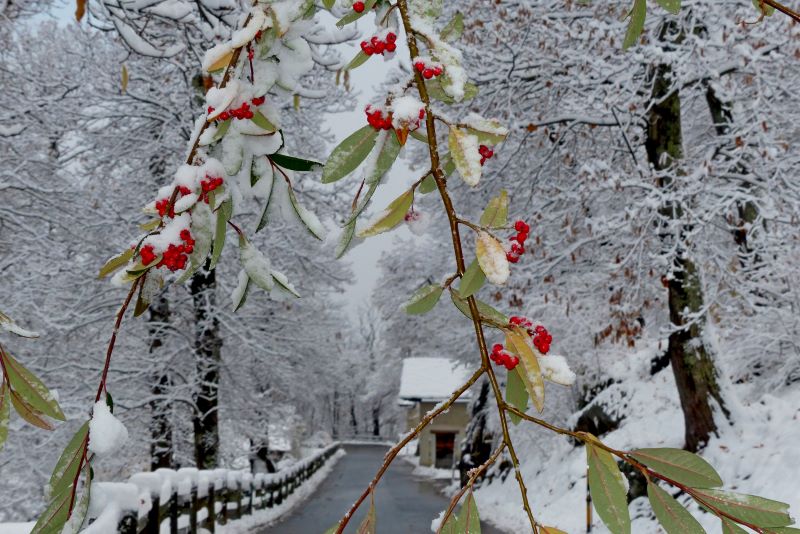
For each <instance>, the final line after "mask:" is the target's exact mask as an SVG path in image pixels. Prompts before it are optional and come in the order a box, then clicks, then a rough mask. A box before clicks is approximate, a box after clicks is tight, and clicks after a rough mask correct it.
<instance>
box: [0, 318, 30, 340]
mask: <svg viewBox="0 0 800 534" xmlns="http://www.w3.org/2000/svg"><path fill="white" fill-rule="evenodd" d="M0 328H2V329H3V330H5V331H6V332H11V333H12V334H16V335H18V336H20V337H27V338H36V337H39V333H38V332H34V331H32V330H27V329H25V328H22V327H21V326H19V325H18V324H17V323H16V322H15V321H14V320H13V319H12V318H11V317H9V316H8V315H6V314H5V313H3V312H0Z"/></svg>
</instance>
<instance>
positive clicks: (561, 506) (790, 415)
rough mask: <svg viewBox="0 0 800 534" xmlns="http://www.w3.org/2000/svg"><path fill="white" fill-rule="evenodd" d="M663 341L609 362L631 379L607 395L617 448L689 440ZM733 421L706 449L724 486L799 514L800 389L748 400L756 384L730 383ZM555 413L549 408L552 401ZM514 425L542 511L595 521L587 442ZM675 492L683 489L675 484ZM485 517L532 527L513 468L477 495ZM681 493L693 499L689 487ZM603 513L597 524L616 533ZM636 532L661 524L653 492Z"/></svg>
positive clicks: (705, 521)
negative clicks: (662, 362) (617, 422)
mask: <svg viewBox="0 0 800 534" xmlns="http://www.w3.org/2000/svg"><path fill="white" fill-rule="evenodd" d="M654 350H655V347H650V348H648V349H645V350H641V351H638V352H636V353H633V354H631V355H630V356H629V357H628V358H626V359H624V360H621V361H619V362H618V364H617V365H616V366H615V367H614V368H612V369H611V370H610V371H609V375H610V376H611V377H614V378H617V379H623V382H621V383H618V384H615V385H612V386H611V387H609V388H608V389H606V390H605V391H603V392H602V393H601V394H600V395H601V397H606V398H607V400H608V401H609V402H608V403H607V404H609V405H611V406H614V407H616V409H617V410H618V411H619V413H620V414H622V413H624V414H625V419H624V421H623V422H622V424H621V426H620V428H619V429H617V430H616V431H614V432H611V433H609V434H606V435H604V436H601V439H602V440H603V441H604V442H606V443H607V444H608V445H610V446H612V447H615V448H618V449H634V448H638V447H677V448H680V447H682V445H683V416H682V413H681V410H680V406H679V401H678V396H677V389H676V388H675V382H674V378H673V374H672V370H671V368H670V367H667V368H666V369H664V370H662V371H661V372H659V373H658V374H656V375H655V376H650V373H649V367H650V360H651V357H652V356H653V354H654ZM723 388H724V393H725V396H726V402H727V408H728V409H729V410H730V411H731V420H732V423H728V422H725V421H724V418H723V417H722V416H721V415H720V416H719V417H718V422H719V425H720V428H721V429H720V433H719V437H716V438H714V439H713V440H712V441H711V442H710V443H709V444H708V446H707V447H706V448H705V450H704V451H703V452H702V453H701V454H702V456H703V457H704V458H705V459H706V460H708V461H709V462H710V463H711V465H713V466H714V467H715V468H716V469H717V471H718V472H719V474H720V476H721V477H722V480H723V481H724V482H725V485H724V488H725V489H730V490H733V491H737V492H741V493H750V494H757V495H760V496H763V497H767V498H770V499H775V500H778V501H782V502H785V503H788V504H789V505H790V507H791V508H790V512H791V513H792V514H793V516H794V517H798V514H800V482H798V475H800V445H798V444H799V443H800V388H797V387H795V388H791V389H786V390H784V391H782V392H780V393H776V394H774V395H771V394H767V395H764V396H763V397H762V398H761V399H760V400H758V401H756V402H752V403H749V404H747V405H742V404H740V403H739V401H737V398H742V397H745V396H746V393H747V390H746V389H745V388H747V386H746V385H745V386H733V385H731V384H730V383H727V384H725V383H724V382H723ZM545 418H547V409H545ZM524 425H525V423H522V424H521V426H520V427H516V428H513V429H512V435H513V438H514V441H515V443H516V445H517V453H518V454H519V456H520V459H521V462H522V469H523V474H524V476H525V480H526V483H527V486H528V494H529V498H530V502H531V505H532V507H533V511H534V514H535V517H536V518H537V520H539V521H540V522H541V523H542V524H544V525H551V526H557V527H559V528H561V529H563V530H565V531H567V532H570V533H577V532H584V531H585V530H586V515H585V502H586V460H585V450H584V447H574V446H573V445H572V444H571V443H570V442H569V441H568V440H567V439H566V438H563V437H559V436H555V435H552V434H550V433H549V432H548V431H547V430H544V429H539V428H532V427H530V426H524ZM673 493H674V492H673ZM475 496H476V500H477V503H478V508H479V510H480V514H481V518H483V519H486V520H487V521H488V522H490V523H492V524H494V525H496V526H497V527H499V528H501V529H504V530H507V531H509V532H527V531H528V530H529V527H528V524H527V520H526V517H525V514H524V513H523V512H522V509H521V501H520V497H519V489H518V487H517V482H516V480H515V479H514V477H513V474H510V473H509V476H506V477H505V480H500V478H495V479H494V480H493V481H492V482H491V483H489V484H486V485H484V486H483V487H481V488H480V489H479V490H478V491H477V492H476V494H475ZM678 499H679V500H680V501H681V502H682V503H684V504H686V502H687V498H686V497H685V496H683V497H678ZM689 510H690V511H691V512H692V513H693V515H694V516H695V517H696V518H697V519H698V520H699V521H700V523H701V524H702V525H703V527H704V528H705V529H706V531H707V532H709V533H718V532H720V531H721V526H720V524H719V520H718V519H716V517H714V516H712V515H711V514H708V513H703V512H701V511H700V510H699V509H698V507H697V506H696V505H694V504H690V505H689ZM593 515H594V518H593V519H594V527H593V530H592V532H608V530H607V529H606V528H605V526H603V525H602V522H601V521H600V520H599V518H598V517H597V515H596V513H595V514H593ZM631 517H632V519H633V527H632V528H633V532H635V533H636V534H650V533H661V532H663V530H661V529H660V527H659V526H658V524H657V522H656V521H655V519H654V516H653V514H652V511H651V509H650V506H649V504H648V502H647V499H646V498H640V499H637V500H636V501H634V502H633V503H631Z"/></svg>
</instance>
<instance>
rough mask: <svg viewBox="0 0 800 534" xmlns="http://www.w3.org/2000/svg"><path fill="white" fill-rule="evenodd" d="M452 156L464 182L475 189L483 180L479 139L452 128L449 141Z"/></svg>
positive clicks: (464, 131)
mask: <svg viewBox="0 0 800 534" xmlns="http://www.w3.org/2000/svg"><path fill="white" fill-rule="evenodd" d="M448 146H449V148H450V155H451V156H452V158H453V162H454V163H455V165H456V169H458V174H459V175H460V176H461V179H462V180H464V182H465V183H466V184H467V185H469V186H471V187H475V186H476V185H478V182H480V180H481V172H482V170H483V167H481V154H480V152H478V147H479V143H478V137H477V136H475V135H473V134H471V133H469V132H467V131H466V130H462V129H460V128H457V127H452V128H450V137H449V139H448Z"/></svg>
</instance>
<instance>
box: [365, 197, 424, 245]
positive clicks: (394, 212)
mask: <svg viewBox="0 0 800 534" xmlns="http://www.w3.org/2000/svg"><path fill="white" fill-rule="evenodd" d="M413 203H414V190H413V189H409V190H408V191H406V192H405V193H403V194H402V195H400V196H399V197H397V198H396V199H394V200H393V201H392V203H391V204H389V206H388V207H387V208H386V209H385V210H384V211H383V212H381V213H380V214H379V215H378V216H377V218H376V220H375V222H374V223H372V224H371V225H370V226H369V227H368V228H365V229H363V230H361V231H360V232H358V237H372V236H375V235H378V234H381V233H383V232H388V231H389V230H391V229H392V228H394V227H395V226H397V225H398V224H400V223H401V222H402V221H403V219H404V218H405V216H406V213H408V210H409V208H411V205H412V204H413Z"/></svg>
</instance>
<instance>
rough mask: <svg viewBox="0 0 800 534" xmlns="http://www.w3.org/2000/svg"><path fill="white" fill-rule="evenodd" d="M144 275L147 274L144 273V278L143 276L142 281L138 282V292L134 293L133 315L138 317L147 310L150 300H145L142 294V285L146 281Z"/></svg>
mask: <svg viewBox="0 0 800 534" xmlns="http://www.w3.org/2000/svg"><path fill="white" fill-rule="evenodd" d="M146 277H147V275H146V274H145V278H143V279H142V283H141V284H139V293H138V294H137V295H136V304H135V305H134V306H133V316H134V317H140V316H141V315H142V314H143V313H144V312H146V311H147V308H149V307H150V301H149V300H146V299H145V296H144V285H145V284H146V283H147V278H146Z"/></svg>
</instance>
